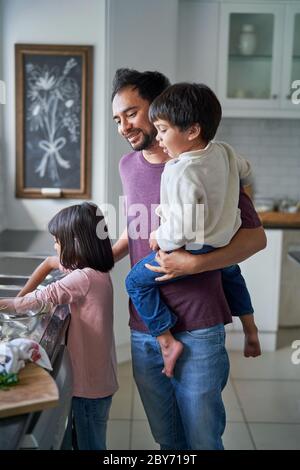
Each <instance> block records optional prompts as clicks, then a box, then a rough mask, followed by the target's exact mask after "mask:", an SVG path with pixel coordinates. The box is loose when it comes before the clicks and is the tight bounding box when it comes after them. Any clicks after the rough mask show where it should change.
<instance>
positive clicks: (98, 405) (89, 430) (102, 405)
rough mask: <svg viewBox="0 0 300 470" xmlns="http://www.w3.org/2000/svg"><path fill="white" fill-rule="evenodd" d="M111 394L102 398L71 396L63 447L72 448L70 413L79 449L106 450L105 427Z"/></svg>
mask: <svg viewBox="0 0 300 470" xmlns="http://www.w3.org/2000/svg"><path fill="white" fill-rule="evenodd" d="M111 402H112V396H109V397H104V398H81V397H73V398H72V412H71V413H70V416H69V421H68V427H67V430H66V433H65V437H64V442H63V447H62V448H63V449H71V448H72V415H73V420H74V424H75V431H76V440H77V446H78V449H79V450H106V427H107V421H108V416H109V410H110V407H111Z"/></svg>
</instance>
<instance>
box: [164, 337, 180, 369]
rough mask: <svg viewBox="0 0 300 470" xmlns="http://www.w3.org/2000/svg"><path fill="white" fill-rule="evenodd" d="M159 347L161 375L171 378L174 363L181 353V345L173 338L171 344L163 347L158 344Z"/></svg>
mask: <svg viewBox="0 0 300 470" xmlns="http://www.w3.org/2000/svg"><path fill="white" fill-rule="evenodd" d="M160 347H161V353H162V356H163V360H164V368H163V370H162V373H163V374H165V375H166V376H167V377H173V375H174V374H173V372H174V367H175V364H176V361H177V359H178V358H179V356H180V355H181V353H182V351H183V344H182V343H181V342H180V341H177V340H176V339H175V338H174V340H173V341H172V342H171V343H168V344H165V345H162V344H160Z"/></svg>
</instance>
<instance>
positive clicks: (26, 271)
mask: <svg viewBox="0 0 300 470" xmlns="http://www.w3.org/2000/svg"><path fill="white" fill-rule="evenodd" d="M44 259H45V257H44V256H35V255H29V256H28V254H27V255H26V254H24V255H23V254H22V255H20V254H16V255H12V254H6V253H0V275H1V274H2V275H5V276H6V277H9V276H11V275H12V276H17V277H18V278H19V279H20V278H22V277H28V276H30V275H31V274H32V272H33V271H34V270H35V268H36V267H37V266H38V265H39V264H41V262H42V261H43V260H44ZM0 284H1V280H0ZM24 284H25V283H24ZM24 284H18V285H24Z"/></svg>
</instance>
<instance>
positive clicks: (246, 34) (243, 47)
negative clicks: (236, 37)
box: [239, 24, 256, 55]
mask: <svg viewBox="0 0 300 470" xmlns="http://www.w3.org/2000/svg"><path fill="white" fill-rule="evenodd" d="M255 48H256V34H255V31H254V26H253V25H252V24H244V25H243V26H242V32H241V34H240V41H239V50H240V53H241V54H242V55H252V54H253V53H254V51H255Z"/></svg>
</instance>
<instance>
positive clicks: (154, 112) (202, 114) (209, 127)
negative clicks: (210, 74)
mask: <svg viewBox="0 0 300 470" xmlns="http://www.w3.org/2000/svg"><path fill="white" fill-rule="evenodd" d="M221 117H222V108H221V105H220V102H219V100H218V98H217V97H216V95H215V94H214V92H213V91H212V90H211V89H210V88H209V87H208V86H206V85H203V84H202V83H200V84H197V83H176V84H175V85H171V86H169V87H168V88H167V89H166V90H165V91H163V92H162V93H161V94H160V95H159V96H158V97H157V98H155V100H154V101H153V102H152V103H151V105H150V109H149V118H150V121H152V122H154V121H156V120H157V119H164V120H166V121H168V122H169V123H170V124H171V125H173V126H176V127H178V128H179V129H180V130H182V131H185V130H186V129H188V128H189V127H190V126H191V125H193V124H199V125H200V127H201V137H202V139H203V140H205V141H207V142H209V141H210V140H212V139H213V138H214V136H215V134H216V132H217V129H218V126H219V124H220V121H221Z"/></svg>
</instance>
